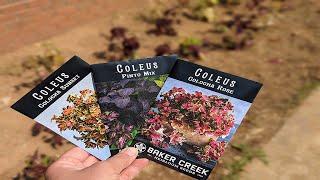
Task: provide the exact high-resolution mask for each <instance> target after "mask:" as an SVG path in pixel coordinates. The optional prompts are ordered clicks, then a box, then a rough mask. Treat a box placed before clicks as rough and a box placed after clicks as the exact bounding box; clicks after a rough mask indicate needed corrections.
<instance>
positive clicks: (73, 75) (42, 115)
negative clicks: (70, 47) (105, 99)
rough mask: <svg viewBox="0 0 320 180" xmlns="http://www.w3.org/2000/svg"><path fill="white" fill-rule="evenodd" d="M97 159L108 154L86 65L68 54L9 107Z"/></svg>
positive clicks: (102, 158) (88, 69)
mask: <svg viewBox="0 0 320 180" xmlns="http://www.w3.org/2000/svg"><path fill="white" fill-rule="evenodd" d="M11 107H12V108H13V109H15V110H17V111H19V112H20V113H22V114H24V115H26V116H28V117H30V118H32V119H34V120H35V121H37V122H38V123H40V124H42V125H44V126H45V127H47V128H49V129H51V130H52V131H54V132H55V133H57V134H59V135H61V136H62V137H64V138H65V139H67V140H68V141H70V142H72V143H73V144H75V145H76V146H79V147H80V148H82V149H84V150H85V151H87V152H89V153H90V154H92V155H94V156H95V157H97V158H98V159H101V160H105V159H107V158H108V157H110V155H111V154H110V150H109V146H108V145H107V144H106V141H105V138H104V134H105V126H104V123H103V121H102V119H101V118H100V115H101V112H100V109H99V105H98V103H97V98H96V95H95V92H94V87H93V81H92V73H91V68H90V65H89V64H87V63H86V62H85V61H83V60H82V59H80V58H79V57H77V56H74V57H72V58H71V59H70V60H68V61H67V62H66V63H65V64H63V65H62V66H61V67H60V68H59V69H57V70H56V71H55V72H53V73H52V74H51V75H50V76H49V77H48V78H46V79H45V80H44V81H43V82H41V83H40V84H39V85H37V86H36V87H35V88H34V89H32V90H31V91H30V92H28V93H27V94H26V95H25V96H23V97H22V98H21V99H20V100H19V101H17V102H16V103H15V104H14V105H12V106H11Z"/></svg>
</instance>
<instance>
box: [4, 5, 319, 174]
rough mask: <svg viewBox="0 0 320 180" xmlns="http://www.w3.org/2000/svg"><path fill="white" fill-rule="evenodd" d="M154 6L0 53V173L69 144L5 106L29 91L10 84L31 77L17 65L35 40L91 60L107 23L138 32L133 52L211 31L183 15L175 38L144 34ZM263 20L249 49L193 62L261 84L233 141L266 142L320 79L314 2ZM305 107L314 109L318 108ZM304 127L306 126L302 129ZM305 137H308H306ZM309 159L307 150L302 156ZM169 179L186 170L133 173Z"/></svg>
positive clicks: (32, 51) (36, 49)
mask: <svg viewBox="0 0 320 180" xmlns="http://www.w3.org/2000/svg"><path fill="white" fill-rule="evenodd" d="M290 2H291V1H290ZM142 5H144V6H142ZM153 5H154V4H153V3H151V1H138V2H137V6H135V7H132V8H131V9H123V10H121V11H119V12H117V13H113V14H110V16H108V17H104V18H101V19H97V20H96V21H93V22H90V23H88V24H84V25H82V26H79V27H75V28H74V29H71V30H69V31H67V32H64V33H62V34H60V35H57V36H54V37H52V38H50V39H48V40H46V41H41V42H38V43H35V44H31V45H26V46H25V47H23V48H21V49H17V50H15V51H13V52H9V53H6V54H1V55H0V59H1V61H0V82H1V86H0V114H1V120H0V127H1V133H0V139H1V141H0V178H1V179H10V178H11V177H13V176H15V174H16V173H17V172H18V171H20V170H21V169H22V168H23V167H24V165H25V164H24V162H25V160H26V156H27V155H31V154H33V152H34V151H35V150H37V149H38V150H39V152H41V153H46V154H49V155H54V156H59V155H60V154H61V153H62V152H64V151H65V150H67V149H70V148H71V147H72V145H65V146H63V147H57V149H53V148H51V146H50V145H49V144H46V143H43V140H42V136H44V135H45V133H42V134H41V135H40V136H38V137H32V136H31V131H30V129H31V127H32V125H33V123H34V122H33V121H32V120H31V119H28V118H27V117H24V116H23V115H20V114H19V113H17V112H15V111H13V110H12V109H10V108H9V106H10V105H11V104H12V103H13V102H15V101H16V100H17V99H19V98H20V97H21V96H22V95H24V94H25V93H26V92H28V91H29V89H28V88H23V89H21V90H19V91H16V90H15V88H14V86H15V85H17V84H19V83H22V82H24V81H26V80H29V79H32V78H33V77H32V76H31V75H30V73H29V72H25V71H22V70H21V68H20V67H21V63H22V62H23V61H24V60H26V58H27V57H28V56H29V55H37V54H39V53H41V52H43V49H42V48H41V46H40V44H41V43H44V42H50V43H51V44H53V45H54V46H55V47H57V48H59V49H60V50H61V51H62V52H63V55H64V56H65V58H66V59H69V58H70V57H72V56H73V55H74V54H76V55H78V56H80V57H81V58H83V59H85V60H87V61H88V62H89V63H97V62H102V61H99V60H98V59H96V58H95V57H94V56H93V53H94V52H97V51H101V50H105V49H106V47H105V44H106V40H105V39H104V37H103V36H102V35H103V34H108V33H109V30H110V28H112V27H113V26H125V27H127V28H128V29H129V32H130V33H131V34H134V35H135V36H137V37H138V38H139V41H140V44H141V48H140V49H139V50H138V52H137V55H138V56H139V57H146V56H154V54H155V53H154V51H153V49H154V48H155V47H156V46H157V45H158V44H161V43H165V42H167V43H170V44H171V45H172V46H177V42H181V41H182V40H183V39H184V38H186V37H198V38H203V37H207V38H214V37H215V35H212V33H211V32H210V29H211V28H212V25H210V24H208V23H204V22H199V21H192V20H188V19H182V23H181V25H179V26H178V25H177V27H176V29H177V31H178V34H179V36H177V37H163V36H160V37H157V36H150V35H147V34H146V33H145V32H146V30H148V29H150V28H152V25H150V24H148V23H145V22H143V21H142V20H141V19H139V18H138V14H139V13H141V12H143V11H142V9H144V8H145V7H146V6H148V7H149V6H150V7H151V6H153ZM129 17H130V18H129ZM268 18H269V19H268V22H269V25H270V27H268V28H267V29H265V30H263V31H260V32H257V33H256V34H255V42H254V45H253V46H252V47H249V48H247V49H244V50H237V51H222V50H221V51H220V50H219V51H208V52H203V54H204V60H201V61H197V62H196V63H199V64H201V65H205V66H208V67H211V68H215V69H219V70H221V71H225V72H229V73H231V74H235V75H238V76H241V77H246V78H248V79H252V80H255V81H259V82H262V83H263V84H264V87H263V88H262V90H261V93H260V94H259V95H258V97H257V99H256V100H255V102H254V103H253V106H252V108H251V110H250V112H249V113H248V115H247V117H246V118H245V119H244V123H243V124H242V125H241V126H240V128H239V130H238V132H237V133H236V135H235V137H234V139H233V140H232V141H231V144H232V143H234V144H239V143H241V144H246V145H247V146H251V147H254V148H255V147H262V146H263V145H264V144H266V143H268V142H269V141H270V140H271V139H272V137H273V136H274V135H275V134H276V133H277V132H278V131H279V130H281V127H282V126H283V124H286V125H287V123H286V121H289V120H290V118H288V116H289V114H291V113H292V112H294V111H295V109H296V106H297V105H299V102H300V99H303V98H304V95H305V94H306V92H308V91H309V89H310V88H309V87H313V85H314V84H316V83H318V82H319V80H320V73H319V71H320V61H319V57H320V56H319V55H320V44H319V42H320V24H319V19H320V3H319V2H317V1H316V0H314V1H311V0H308V1H301V0H292V7H291V9H290V10H288V11H285V12H283V13H278V14H274V15H272V16H270V17H268ZM62 23H63V22H62ZM137 24H139V26H137ZM0 48H1V47H0ZM309 108H311V109H313V108H315V109H316V108H318V106H311V107H309ZM305 131H306V132H308V130H306V129H305ZM284 138H286V137H284ZM304 141H306V142H308V141H310V142H311V141H313V140H312V138H308V139H304ZM306 142H303V143H306ZM270 143H272V140H271V142H270ZM298 145H299V143H298V142H297V146H298ZM307 157H310V158H311V156H305V157H303V158H307ZM237 158H239V155H236V152H234V150H233V149H232V148H228V149H227V152H226V153H225V156H224V157H222V158H221V161H220V165H219V167H218V168H216V169H215V170H214V171H215V173H212V176H211V178H212V179H221V177H224V176H226V175H228V174H230V173H232V172H231V171H230V169H228V168H227V165H228V164H230V163H232V162H233V161H234V160H236V159H237ZM288 162H289V161H288ZM289 166H290V164H289V165H288V167H289ZM172 178H175V179H177V180H178V179H185V178H186V176H185V175H182V174H179V173H177V172H175V171H174V170H170V169H168V168H165V167H163V166H161V165H158V164H155V163H151V165H150V166H149V167H148V168H146V169H145V170H144V171H143V172H142V173H141V174H140V176H139V177H138V179H172ZM305 179H306V178H305Z"/></svg>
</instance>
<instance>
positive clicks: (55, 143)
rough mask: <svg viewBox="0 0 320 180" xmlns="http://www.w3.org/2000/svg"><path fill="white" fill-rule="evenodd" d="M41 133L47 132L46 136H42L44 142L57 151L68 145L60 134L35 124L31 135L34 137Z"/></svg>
mask: <svg viewBox="0 0 320 180" xmlns="http://www.w3.org/2000/svg"><path fill="white" fill-rule="evenodd" d="M41 132H45V135H43V136H42V140H43V141H44V142H45V143H49V144H50V145H51V147H52V148H54V149H56V148H57V147H60V146H63V145H64V144H66V143H67V142H66V140H65V139H63V138H62V137H61V136H59V135H58V134H56V133H54V132H53V131H51V130H50V129H48V128H46V127H45V126H43V125H41V124H39V123H35V124H34V125H33V126H32V128H31V135H32V136H39V135H40V134H41Z"/></svg>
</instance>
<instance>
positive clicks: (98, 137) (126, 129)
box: [52, 89, 134, 148]
mask: <svg viewBox="0 0 320 180" xmlns="http://www.w3.org/2000/svg"><path fill="white" fill-rule="evenodd" d="M67 101H68V102H69V103H70V105H68V106H67V107H65V108H63V111H62V113H61V114H60V115H59V116H56V115H54V116H53V117H52V120H53V121H55V122H56V123H57V125H58V127H59V129H60V130H61V131H65V130H75V131H77V132H78V133H79V134H80V136H79V137H76V136H75V137H74V138H75V139H77V140H81V141H83V142H84V143H85V145H86V148H103V147H105V146H106V145H110V146H111V147H113V148H123V147H124V146H125V145H126V144H125V143H126V142H128V141H130V140H132V139H133V135H134V134H132V129H133V127H132V126H128V125H125V124H123V123H121V122H120V121H119V120H118V117H119V114H118V113H116V112H112V111H111V112H109V111H107V112H104V113H101V111H100V108H99V105H98V103H97V98H96V95H95V93H94V92H93V91H92V90H89V89H85V90H82V91H80V94H72V95H69V97H68V99H67Z"/></svg>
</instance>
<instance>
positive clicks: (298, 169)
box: [242, 88, 320, 180]
mask: <svg viewBox="0 0 320 180" xmlns="http://www.w3.org/2000/svg"><path fill="white" fill-rule="evenodd" d="M265 152H266V153H267V156H268V161H269V164H268V165H264V164H263V163H261V162H260V161H258V160H256V161H253V162H252V163H251V164H249V165H248V166H247V167H246V169H245V172H244V173H243V175H242V179H244V180H251V179H252V180H253V179H254V180H255V179H259V180H270V179H274V180H302V179H303V180H318V179H320V172H319V168H320V88H318V89H317V90H315V91H314V92H313V93H312V94H311V95H310V96H309V97H308V98H307V99H306V100H305V101H304V103H303V104H302V105H301V106H300V107H299V108H298V109H297V111H296V112H295V113H294V114H293V115H292V116H291V117H290V119H288V120H287V121H286V124H285V125H284V126H283V127H282V129H281V130H280V131H279V132H278V133H277V134H276V135H275V136H274V137H273V139H272V140H271V141H270V142H269V143H268V144H267V145H266V146H265Z"/></svg>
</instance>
